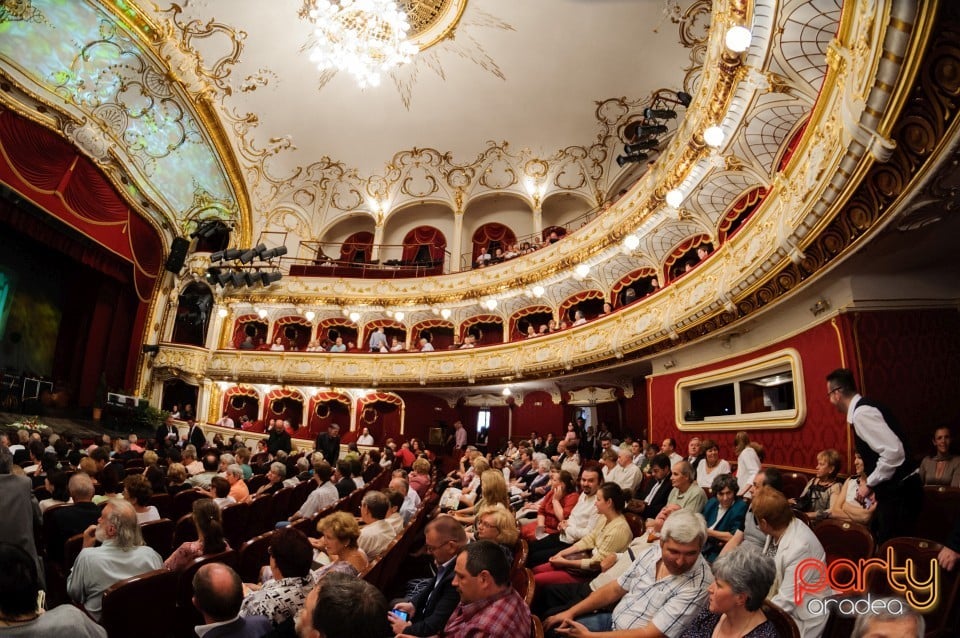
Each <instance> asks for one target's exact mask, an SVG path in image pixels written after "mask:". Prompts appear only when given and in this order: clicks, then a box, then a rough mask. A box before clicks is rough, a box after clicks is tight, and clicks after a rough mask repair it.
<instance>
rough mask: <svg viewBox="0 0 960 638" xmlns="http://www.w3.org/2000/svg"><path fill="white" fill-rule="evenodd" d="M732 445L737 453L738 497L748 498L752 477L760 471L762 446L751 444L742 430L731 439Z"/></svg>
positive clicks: (747, 435)
mask: <svg viewBox="0 0 960 638" xmlns="http://www.w3.org/2000/svg"><path fill="white" fill-rule="evenodd" d="M733 443H734V449H735V450H736V452H737V483H738V484H739V485H740V495H741V496H746V497H747V498H750V496H749V494H748V492H749V490H750V488H752V487H753V477H755V476H756V475H757V472H759V471H760V461H762V460H763V446H761V445H759V444H757V443H751V442H750V435H749V434H747V433H746V432H744V431H742V430H741V431H740V432H737V434H736V435H735V436H734V437H733Z"/></svg>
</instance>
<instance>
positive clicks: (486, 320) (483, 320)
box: [460, 315, 503, 346]
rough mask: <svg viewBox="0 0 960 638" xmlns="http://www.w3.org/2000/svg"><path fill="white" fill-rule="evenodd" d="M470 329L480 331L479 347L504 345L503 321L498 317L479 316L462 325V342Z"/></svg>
mask: <svg viewBox="0 0 960 638" xmlns="http://www.w3.org/2000/svg"><path fill="white" fill-rule="evenodd" d="M470 328H474V332H476V330H479V331H480V338H479V339H477V345H484V346H485V345H490V344H494V343H503V319H501V318H500V317H498V316H496V315H477V316H475V317H470V318H469V319H467V320H466V321H464V322H463V323H461V324H460V341H463V340H464V338H465V337H466V336H467V333H468V332H470Z"/></svg>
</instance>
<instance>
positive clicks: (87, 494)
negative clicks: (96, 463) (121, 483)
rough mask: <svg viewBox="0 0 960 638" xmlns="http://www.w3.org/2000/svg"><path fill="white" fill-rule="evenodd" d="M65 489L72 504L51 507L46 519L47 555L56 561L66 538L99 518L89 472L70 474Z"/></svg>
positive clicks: (60, 559)
mask: <svg viewBox="0 0 960 638" xmlns="http://www.w3.org/2000/svg"><path fill="white" fill-rule="evenodd" d="M67 490H68V491H69V492H70V498H72V499H73V505H64V506H62V507H56V508H54V509H52V510H51V511H50V514H48V515H47V519H46V522H47V523H48V524H49V525H50V526H51V528H50V529H49V530H47V538H49V539H50V547H48V548H47V556H48V557H49V558H51V559H52V560H54V561H56V562H58V563H62V562H63V558H64V555H63V546H64V545H65V544H66V542H67V540H68V539H69V538H70V537H71V536H73V535H74V534H80V533H81V532H83V530H85V529H87V528H88V527H90V526H91V525H96V523H97V519H98V518H100V508H99V507H97V506H96V505H94V504H93V495H94V487H93V480H92V479H91V478H90V475H89V474H85V473H84V472H77V473H76V474H74V475H73V476H71V477H70V482H69V483H68V484H67Z"/></svg>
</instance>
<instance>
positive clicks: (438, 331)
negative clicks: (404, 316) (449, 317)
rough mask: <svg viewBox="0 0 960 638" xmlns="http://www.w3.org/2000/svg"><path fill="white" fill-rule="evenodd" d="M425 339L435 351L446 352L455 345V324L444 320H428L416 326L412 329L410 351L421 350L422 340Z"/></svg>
mask: <svg viewBox="0 0 960 638" xmlns="http://www.w3.org/2000/svg"><path fill="white" fill-rule="evenodd" d="M421 337H425V338H426V339H427V341H429V342H430V343H431V344H432V345H433V349H434V350H446V349H447V348H449V347H450V346H452V345H453V324H452V323H451V322H449V321H444V320H442V319H428V320H427V321H421V322H419V323H416V324H414V326H413V327H412V328H411V329H410V349H411V350H419V349H420V339H421Z"/></svg>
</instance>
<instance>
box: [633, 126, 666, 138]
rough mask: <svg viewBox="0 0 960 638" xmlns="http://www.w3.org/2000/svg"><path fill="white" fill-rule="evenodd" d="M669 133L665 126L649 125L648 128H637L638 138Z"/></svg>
mask: <svg viewBox="0 0 960 638" xmlns="http://www.w3.org/2000/svg"><path fill="white" fill-rule="evenodd" d="M666 132H667V127H666V126H665V125H663V124H649V125H647V126H638V127H637V137H650V136H653V135H663V134H664V133H666Z"/></svg>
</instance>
